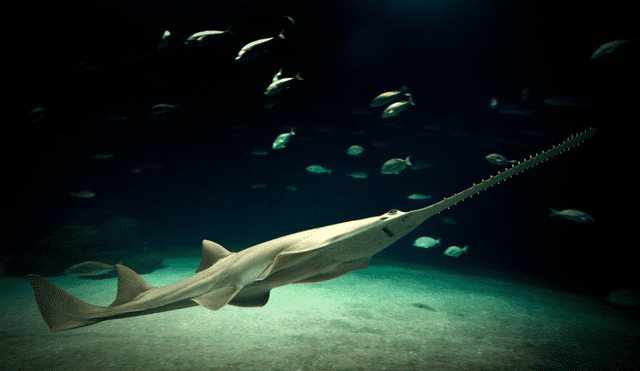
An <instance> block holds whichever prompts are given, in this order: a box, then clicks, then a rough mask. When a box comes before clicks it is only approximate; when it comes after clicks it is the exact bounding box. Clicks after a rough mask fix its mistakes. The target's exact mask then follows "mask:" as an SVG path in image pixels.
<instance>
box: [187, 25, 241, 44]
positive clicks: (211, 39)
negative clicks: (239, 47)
mask: <svg viewBox="0 0 640 371" xmlns="http://www.w3.org/2000/svg"><path fill="white" fill-rule="evenodd" d="M227 34H228V35H233V32H231V26H229V28H227V30H226V31H215V30H207V31H200V32H196V33H194V34H193V35H191V36H189V37H187V39H186V40H185V41H184V45H186V46H205V45H210V44H215V43H217V42H218V40H220V38H221V37H222V36H224V35H227Z"/></svg>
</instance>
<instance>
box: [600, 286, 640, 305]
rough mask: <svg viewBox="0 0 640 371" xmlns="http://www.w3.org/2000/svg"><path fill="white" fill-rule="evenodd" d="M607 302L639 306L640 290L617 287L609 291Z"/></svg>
mask: <svg viewBox="0 0 640 371" xmlns="http://www.w3.org/2000/svg"><path fill="white" fill-rule="evenodd" d="M606 300H607V301H608V302H610V303H613V304H618V305H623V306H625V307H640V291H639V290H632V289H619V290H615V291H612V292H610V293H609V295H608V296H607V299H606Z"/></svg>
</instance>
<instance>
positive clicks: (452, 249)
mask: <svg viewBox="0 0 640 371" xmlns="http://www.w3.org/2000/svg"><path fill="white" fill-rule="evenodd" d="M467 250H469V245H467V246H465V247H463V248H459V247H458V246H449V248H447V249H446V250H444V254H445V255H447V256H453V257H454V258H457V257H459V256H460V255H462V253H463V252H467Z"/></svg>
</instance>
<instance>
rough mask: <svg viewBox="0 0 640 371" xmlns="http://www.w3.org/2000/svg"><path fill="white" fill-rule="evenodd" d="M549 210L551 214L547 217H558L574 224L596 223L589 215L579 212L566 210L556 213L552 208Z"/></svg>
mask: <svg viewBox="0 0 640 371" xmlns="http://www.w3.org/2000/svg"><path fill="white" fill-rule="evenodd" d="M549 210H550V211H551V214H549V216H559V217H561V218H564V219H567V220H572V221H574V222H576V223H586V222H595V221H596V220H595V219H594V218H593V217H592V216H591V215H589V214H587V213H585V212H583V211H580V210H571V209H566V210H560V211H556V210H554V209H552V208H549Z"/></svg>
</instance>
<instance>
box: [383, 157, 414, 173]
mask: <svg viewBox="0 0 640 371" xmlns="http://www.w3.org/2000/svg"><path fill="white" fill-rule="evenodd" d="M410 157H411V156H407V158H405V159H404V160H403V159H401V158H392V159H391V160H389V161H387V162H385V163H384V164H383V165H382V168H381V169H380V172H381V173H382V174H400V172H401V171H402V170H404V169H406V168H407V166H411V161H410V160H409V159H410Z"/></svg>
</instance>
